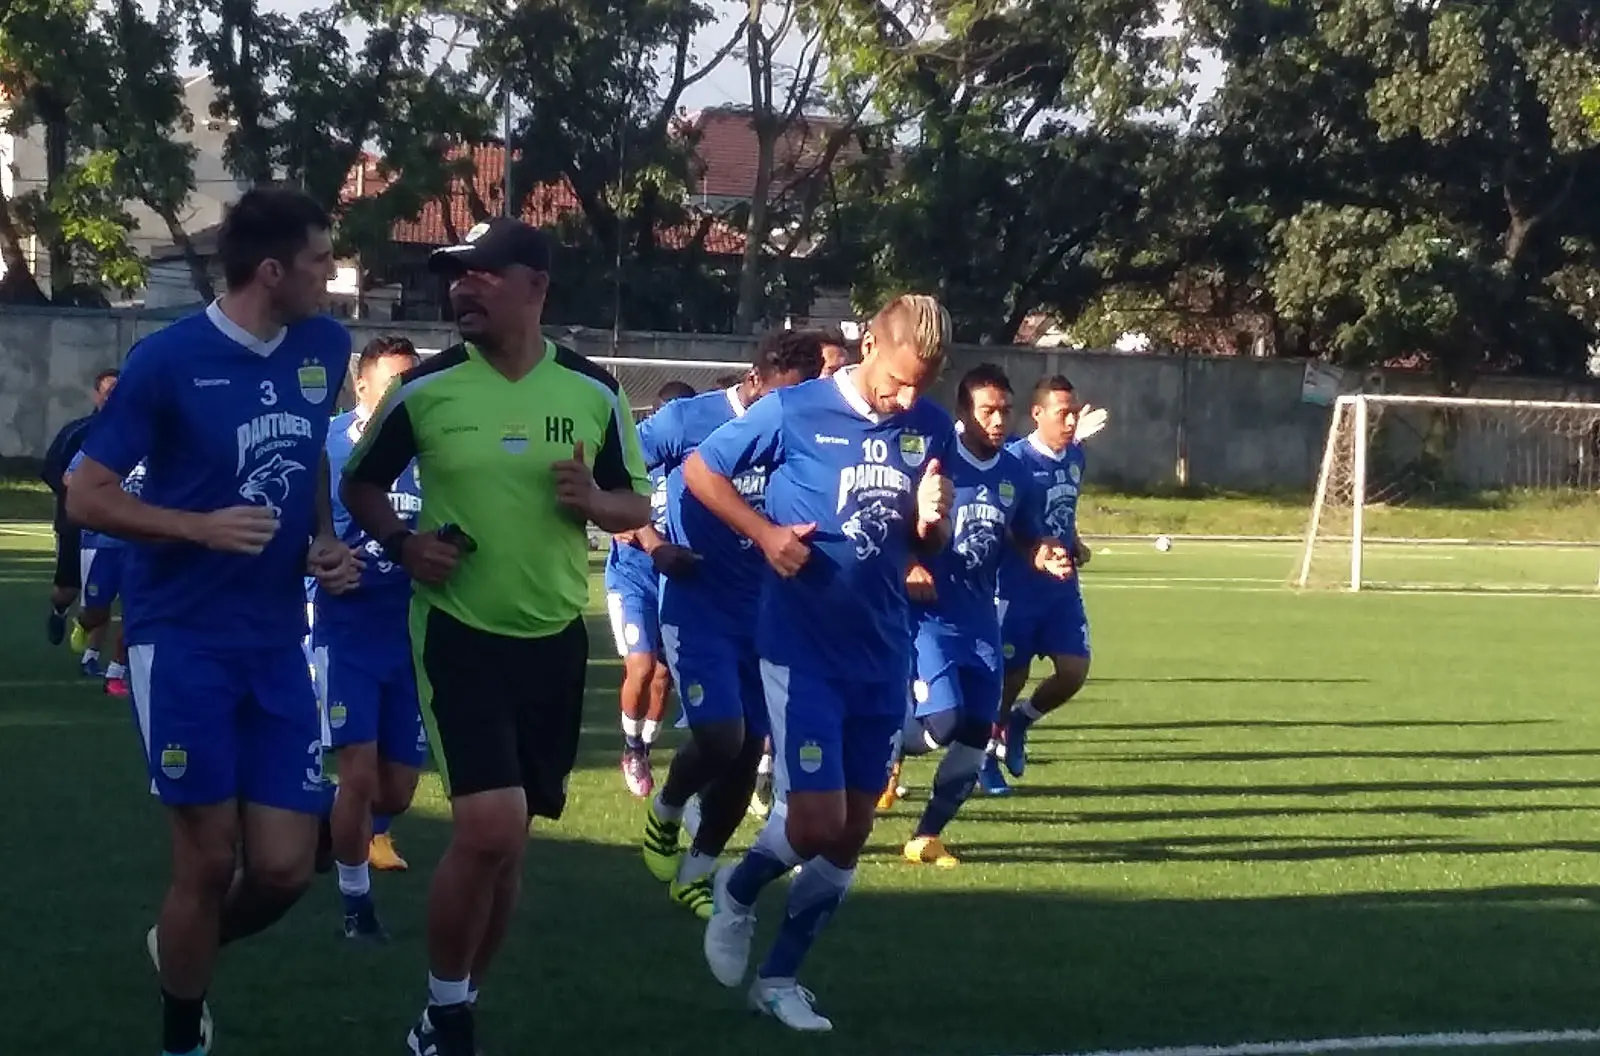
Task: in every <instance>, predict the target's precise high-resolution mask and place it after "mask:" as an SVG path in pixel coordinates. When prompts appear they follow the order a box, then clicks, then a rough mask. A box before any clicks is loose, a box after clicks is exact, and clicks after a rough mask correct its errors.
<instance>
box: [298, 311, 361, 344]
mask: <svg viewBox="0 0 1600 1056" xmlns="http://www.w3.org/2000/svg"><path fill="white" fill-rule="evenodd" d="M287 336H288V337H289V338H292V339H294V340H299V341H317V342H324V341H325V342H328V343H329V344H330V345H331V346H333V349H332V350H333V351H335V352H343V353H349V351H350V349H351V347H352V345H353V343H354V341H355V338H354V337H353V336H352V335H351V333H350V328H349V327H347V326H345V325H344V323H343V322H341V321H340V320H338V319H335V318H334V317H333V316H331V315H329V314H328V313H326V312H320V313H318V314H316V315H309V316H307V317H306V318H304V319H296V320H295V321H294V322H292V323H290V324H289V333H288V335H287Z"/></svg>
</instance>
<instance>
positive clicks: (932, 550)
mask: <svg viewBox="0 0 1600 1056" xmlns="http://www.w3.org/2000/svg"><path fill="white" fill-rule="evenodd" d="M948 545H950V518H948V517H944V518H941V519H940V520H938V521H935V522H934V523H932V524H926V523H918V525H917V531H916V534H915V535H914V536H913V537H912V542H911V548H912V549H913V550H915V551H916V552H917V553H919V554H923V555H924V556H929V555H932V554H937V553H938V552H939V551H941V550H943V549H944V548H945V547H946V546H948Z"/></svg>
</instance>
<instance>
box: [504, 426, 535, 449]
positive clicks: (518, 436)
mask: <svg viewBox="0 0 1600 1056" xmlns="http://www.w3.org/2000/svg"><path fill="white" fill-rule="evenodd" d="M500 446H501V447H503V448H505V449H506V450H507V451H509V452H511V453H512V454H513V455H520V454H522V453H523V452H524V451H526V450H527V449H528V427H527V426H525V425H508V426H506V427H505V429H504V430H503V431H502V432H501V433H500Z"/></svg>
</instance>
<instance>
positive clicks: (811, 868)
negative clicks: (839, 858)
mask: <svg viewBox="0 0 1600 1056" xmlns="http://www.w3.org/2000/svg"><path fill="white" fill-rule="evenodd" d="M855 875H856V871H855V870H854V869H841V868H839V867H838V866H837V865H834V864H833V863H832V862H830V861H828V860H827V859H826V858H822V857H817V858H813V859H811V860H810V861H809V862H807V863H806V864H805V865H804V866H803V867H802V868H801V869H800V875H799V876H797V877H795V878H794V883H792V884H790V885H789V901H788V904H787V905H786V906H785V913H784V917H783V924H782V925H781V926H780V927H779V928H778V939H777V941H776V942H774V943H773V944H772V952H771V953H769V954H767V959H766V961H765V962H763V963H762V965H761V970H760V971H759V972H757V973H756V974H757V975H759V976H760V977H761V978H762V979H793V978H794V977H795V975H796V974H797V973H798V972H799V971H800V962H801V961H803V960H805V956H806V954H807V953H810V952H811V944H812V943H814V942H816V941H817V936H818V935H820V934H821V933H822V928H823V925H825V924H827V923H828V918H829V917H831V916H833V911H834V910H836V909H838V908H839V903H840V902H843V901H844V893H845V892H846V891H848V890H850V881H851V879H853V878H854V877H855Z"/></svg>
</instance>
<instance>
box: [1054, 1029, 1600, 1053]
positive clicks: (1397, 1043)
mask: <svg viewBox="0 0 1600 1056" xmlns="http://www.w3.org/2000/svg"><path fill="white" fill-rule="evenodd" d="M1595 1042H1600V1030H1504V1031H1496V1032H1494V1033H1488V1034H1469V1033H1455V1034H1391V1035H1379V1036H1375V1037H1368V1038H1323V1039H1321V1040H1318V1041H1270V1042H1251V1043H1245V1044H1241V1045H1180V1046H1177V1047H1175V1048H1166V1049H1106V1050H1102V1051H1100V1052H1079V1053H1052V1054H1050V1056H1318V1054H1320V1053H1327V1052H1392V1051H1395V1050H1397V1049H1503V1048H1508V1047H1510V1046H1513V1045H1579V1044H1585V1043H1588V1044H1593V1043H1595Z"/></svg>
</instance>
